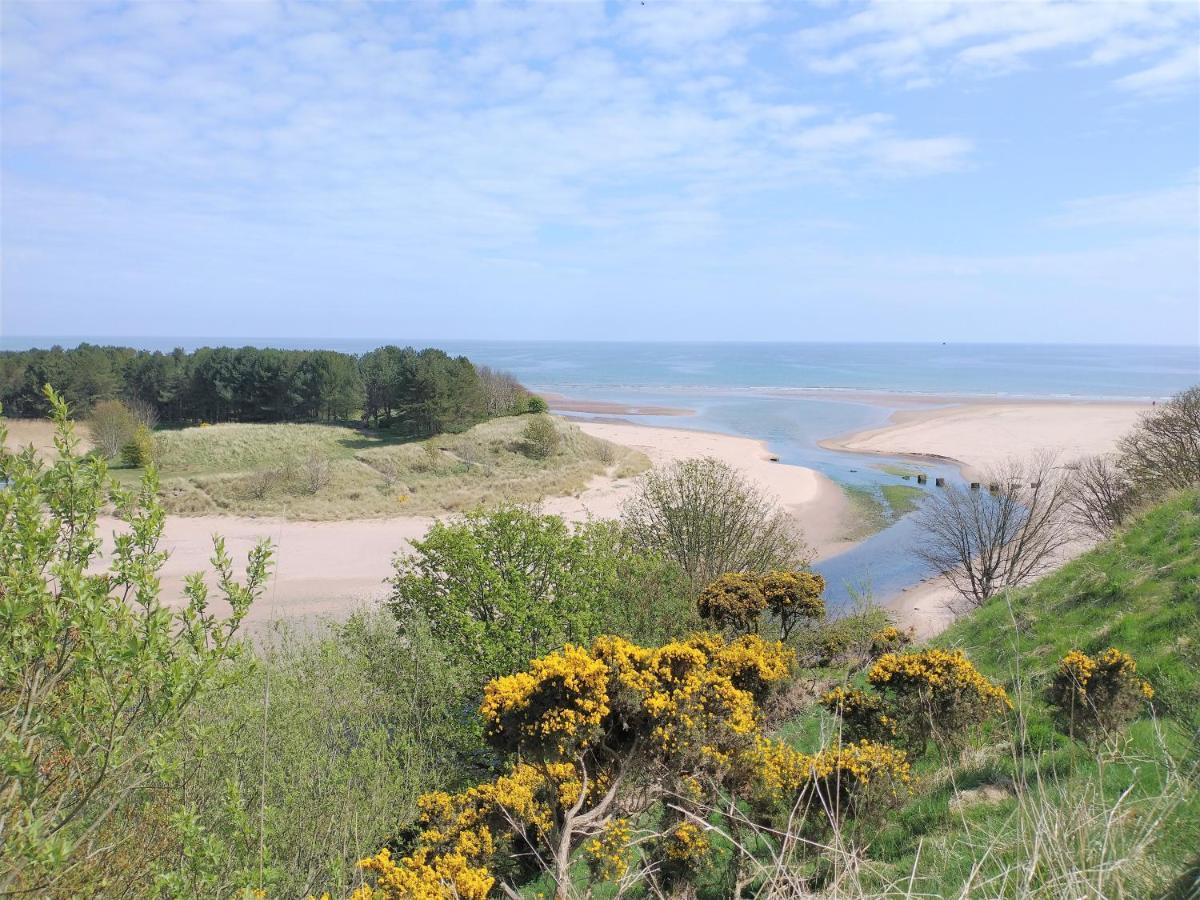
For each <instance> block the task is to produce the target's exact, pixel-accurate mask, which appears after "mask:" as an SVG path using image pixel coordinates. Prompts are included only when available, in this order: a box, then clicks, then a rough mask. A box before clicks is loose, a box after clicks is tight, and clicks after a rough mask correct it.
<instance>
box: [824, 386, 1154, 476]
mask: <svg viewBox="0 0 1200 900" xmlns="http://www.w3.org/2000/svg"><path fill="white" fill-rule="evenodd" d="M1148 409H1150V405H1149V404H1146V403H1132V402H1131V403H1100V402H1097V403H1092V402H1074V403H1072V402H1060V401H1041V402H1037V401H1027V402H1020V403H1009V402H994V403H966V404H960V405H956V406H950V407H945V408H939V409H921V410H902V411H900V412H897V413H895V414H894V415H893V416H892V418H891V422H890V423H889V424H888V425H885V426H884V427H882V428H875V429H872V430H870V431H861V432H858V433H856V434H851V435H847V436H845V437H840V438H836V439H833V440H829V441H822V442H821V443H822V445H823V446H825V447H829V448H830V449H836V450H850V451H853V452H857V453H870V454H883V455H893V456H896V455H899V456H904V455H908V456H917V457H941V458H946V459H951V460H954V461H957V462H959V463H961V464H962V465H963V467H964V474H966V475H968V476H974V477H978V476H979V475H980V474H981V473H982V471H984V470H986V469H988V468H989V467H991V466H994V465H997V464H999V463H1002V462H1003V461H1004V460H1006V459H1008V458H1009V457H1013V456H1018V457H1020V456H1027V455H1029V454H1030V453H1033V452H1035V451H1038V450H1044V449H1050V450H1056V451H1058V452H1059V454H1060V456H1061V459H1062V461H1064V462H1066V461H1069V460H1072V459H1078V458H1079V457H1081V456H1087V455H1090V454H1093V453H1106V452H1108V451H1110V450H1112V449H1113V448H1114V447H1115V446H1116V444H1117V439H1118V438H1120V436H1121V435H1122V434H1124V433H1125V432H1126V431H1128V430H1129V429H1130V428H1132V427H1133V426H1134V425H1135V424H1136V423H1137V420H1138V417H1139V416H1140V415H1141V414H1142V413H1144V412H1145V411H1146V410H1148Z"/></svg>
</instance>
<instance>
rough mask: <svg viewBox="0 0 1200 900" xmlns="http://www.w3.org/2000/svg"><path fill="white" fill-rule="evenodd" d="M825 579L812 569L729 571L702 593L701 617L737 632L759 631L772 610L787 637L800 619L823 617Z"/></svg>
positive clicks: (811, 619) (810, 619)
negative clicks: (762, 618)
mask: <svg viewBox="0 0 1200 900" xmlns="http://www.w3.org/2000/svg"><path fill="white" fill-rule="evenodd" d="M824 590H825V579H824V578H822V577H821V576H820V575H816V574H814V573H812V572H788V571H780V570H776V571H771V572H767V573H765V574H755V573H746V572H726V573H725V574H724V575H722V576H721V577H720V578H717V579H716V580H715V581H713V582H712V583H711V584H709V585H708V586H707V587H705V588H704V590H703V591H701V592H700V596H699V597H698V598H697V600H696V608H697V610H698V611H699V613H700V617H701V618H702V619H705V620H706V621H710V622H713V623H714V624H715V625H717V627H719V628H723V629H727V630H729V631H732V632H735V633H745V632H750V631H757V630H758V627H759V619H760V617H761V615H762V614H763V613H764V612H767V611H769V612H770V613H771V615H772V616H773V617H774V618H775V619H776V622H777V624H778V626H779V634H780V636H781V637H782V638H783V640H785V641H786V640H788V638H790V637H791V636H792V635H793V633H794V632H795V630H796V627H797V626H798V625H799V624H800V623H801V622H812V621H816V620H819V619H822V618H824V616H825V601H824V600H823V599H822V597H821V594H822V592H823V591H824Z"/></svg>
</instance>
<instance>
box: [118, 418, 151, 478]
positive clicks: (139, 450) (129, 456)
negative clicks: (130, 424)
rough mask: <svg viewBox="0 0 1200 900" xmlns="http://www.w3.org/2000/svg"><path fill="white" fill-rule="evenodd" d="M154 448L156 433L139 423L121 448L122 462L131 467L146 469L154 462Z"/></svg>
mask: <svg viewBox="0 0 1200 900" xmlns="http://www.w3.org/2000/svg"><path fill="white" fill-rule="evenodd" d="M154 449H155V447H154V433H153V432H152V431H151V430H150V429H149V428H147V427H146V426H145V425H139V426H138V427H137V428H135V429H134V432H133V435H132V436H131V437H130V438H129V440H128V441H126V443H125V446H123V447H122V448H121V462H122V463H124V464H125V465H127V466H130V467H131V468H135V469H144V468H145V467H146V466H148V465H150V464H151V463H152V462H154Z"/></svg>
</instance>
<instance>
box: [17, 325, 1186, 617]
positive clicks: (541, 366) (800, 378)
mask: <svg viewBox="0 0 1200 900" xmlns="http://www.w3.org/2000/svg"><path fill="white" fill-rule="evenodd" d="M81 340H82V339H81V338H72V337H57V338H45V337H33V338H30V337H24V338H22V337H0V349H24V348H26V347H31V346H37V347H46V346H51V345H53V344H59V345H61V346H67V347H69V346H74V345H76V344H78V343H80V341H81ZM91 341H92V342H93V343H104V344H121V345H124V346H131V347H140V348H145V349H151V350H163V351H169V350H171V349H173V348H175V347H184V348H186V349H194V348H195V347H199V346H218V345H226V346H244V345H255V346H273V347H291V348H297V349H301V348H325V349H332V350H342V351H345V352H353V353H361V352H365V351H367V350H370V349H372V348H374V347H376V346H379V345H380V344H384V343H397V344H401V345H403V344H408V343H411V344H413V345H415V346H437V347H441V348H443V349H444V350H446V351H448V352H451V353H456V354H457V353H463V354H466V355H467V356H469V357H470V358H471V359H473V360H475V361H476V362H478V363H482V364H487V365H491V366H494V367H497V368H501V369H506V370H508V371H510V372H512V373H513V374H514V375H516V376H517V378H519V379H520V380H521V381H522V382H523V383H525V384H526V385H528V386H529V387H531V388H533V389H535V390H542V391H552V392H556V393H560V394H565V395H568V396H570V397H574V398H580V399H603V400H614V401H620V402H626V403H633V404H642V405H650V404H653V405H659V406H672V407H684V408H687V409H690V410H693V412H694V414H693V415H691V416H688V417H658V416H628V417H627V418H629V419H630V420H632V421H639V422H643V423H645V424H651V425H669V426H673V427H685V428H698V429H703V430H710V431H718V432H722V433H726V434H735V435H743V436H747V437H753V438H757V439H760V440H763V441H766V442H767V443H768V445H769V446H770V447H771V450H772V451H773V452H774V453H776V454H777V455H778V456H779V457H780V460H781V461H782V462H785V463H793V464H797V465H805V466H809V467H812V468H815V469H817V470H819V471H821V472H823V473H824V474H826V475H828V476H829V477H831V478H833V479H834V480H835V481H837V482H839V483H842V484H846V485H852V486H858V487H862V488H866V489H868V490H872V491H877V490H878V488H879V487H880V486H881V485H883V484H886V483H889V482H892V483H894V482H896V481H897V477H896V476H895V475H889V474H888V473H886V472H884V471H882V469H881V468H880V465H881V464H884V463H886V462H887V461H886V460H881V459H879V458H875V457H871V458H866V457H862V456H856V455H853V454H845V453H838V452H834V451H829V450H825V449H823V448H821V447H820V446H818V444H817V442H818V441H819V440H820V439H822V438H827V437H833V436H835V435H839V434H845V433H847V432H850V431H856V430H860V429H863V428H871V427H875V426H878V425H882V424H883V423H885V422H886V421H887V419H888V418H889V416H890V415H891V414H892V412H893V411H894V410H895V409H896V408H897V406H899V405H901V404H904V405H911V404H912V403H914V402H916V403H928V404H930V405H935V404H936V403H937V402H939V398H938V395H945V394H953V395H974V396H980V397H983V396H990V397H995V396H1009V397H1014V398H1015V397H1060V398H1086V399H1101V398H1109V399H1163V398H1165V397H1168V396H1170V395H1171V394H1173V393H1175V392H1177V391H1179V390H1181V389H1183V388H1186V387H1188V386H1190V385H1192V384H1196V383H1198V382H1200V348H1198V347H1196V346H1179V347H1137V346H1076V345H1072V346H1060V345H1045V344H1038V345H1015V344H1004V345H997V344H816V343H813V344H783V343H778V344H775V343H754V344H747V343H600V342H565V341H456V340H429V341H424V340H422V341H410V340H405V339H403V338H394V339H393V338H382V337H381V338H372V339H362V340H338V339H329V340H294V339H287V338H244V339H230V338H225V339H218V338H171V337H167V338H144V337H143V338H139V337H112V338H103V339H97V338H92V339H91ZM799 391H804V393H803V394H800V393H797V392H799ZM811 391H816V392H817V393H816V394H813V393H810V392H811ZM863 391H866V392H873V393H877V394H878V393H883V394H893V395H896V400H895V405H892V404H891V403H889V402H888V400H887V398H882V400H881V398H880V397H878V396H874V397H871V398H869V399H868V398H864V397H862V396H860V395H858V394H857V393H856V392H863ZM897 462H901V461H897ZM922 468H923V469H924V470H925V471H926V472H928V473H929V475H930V479H929V480H930V483H931V484H932V482H933V479H934V477H936V476H939V475H940V476H944V477H947V478H949V479H951V480H952V481H957V480H959V476H958V473H957V470H955V469H953V468H950V467H945V466H935V465H925V466H922ZM910 483H911V482H910ZM930 490H934V488H930ZM915 539H916V534H915V528H914V526H913V523H912V521H911V517H908V518H906V519H901V520H900V521H898V522H895V523H893V524H892V525H891V526H890V527H888V528H886V529H884V530H883V531H881V532H880V533H878V534H876V535H875V536H873V537H872V538H870V539H868V540H867V541H864V542H863V543H862V544H860V545H858V546H857V547H855V548H854V549H853V550H850V551H848V552H846V553H843V554H841V555H839V556H835V557H832V558H829V559H826V560H823V561H821V563H820V564H819V565H818V566H817V568H818V569H819V570H820V571H821V572H822V573H823V574H824V575H825V577H826V579H827V581H828V582H829V594H828V599H829V601H830V604H831V606H833V607H834V608H836V607H837V606H838V605H844V604H846V603H848V602H849V600H850V596H851V593H852V592H854V591H860V590H864V589H865V590H867V591H869V592H871V593H873V594H874V595H875V596H876V597H887V596H890V595H893V594H895V593H897V592H898V591H900V590H902V589H903V588H906V587H909V586H912V585H914V584H916V583H917V582H919V581H920V580H922V579H923V578H926V577H928V575H929V572H928V571H926V569H925V568H924V567H923V565H922V564H921V563H920V562H919V561H918V560H916V559H915V558H914V556H913V554H912V546H913V543H914V541H915Z"/></svg>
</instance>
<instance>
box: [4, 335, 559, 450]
mask: <svg viewBox="0 0 1200 900" xmlns="http://www.w3.org/2000/svg"><path fill="white" fill-rule="evenodd" d="M46 384H53V385H55V386H56V387H57V388H58V389H59V390H60V392H61V394H62V396H63V397H64V398H65V399H66V400H67V401H68V403H69V404H70V406H71V409H72V411H73V412H74V413H75V414H76V415H87V414H88V412H90V411H91V410H92V409H93V407H95V406H96V404H98V403H101V402H103V401H105V400H114V399H115V400H122V401H124V402H126V403H133V404H137V405H139V406H143V407H146V408H148V409H149V410H150V411H151V412H152V413H153V416H154V418H155V419H157V421H159V422H162V423H164V424H172V425H181V424H189V423H195V422H295V421H345V420H347V419H351V418H355V417H361V418H362V420H363V421H364V422H368V423H370V424H372V425H375V426H377V427H387V428H392V429H394V430H397V431H400V432H403V433H410V434H414V435H429V434H437V433H440V432H446V431H461V430H463V429H465V428H469V427H470V426H471V425H474V424H476V423H478V422H482V421H484V420H485V419H488V418H492V417H495V416H500V415H513V414H519V413H523V412H528V411H541V410H542V409H544V404H543V403H542V402H541V401H540V399H539V398H536V397H533V396H532V395H530V393H529V392H528V391H527V390H526V389H525V388H524V387H522V386H521V385H520V384H519V383H518V382H517V381H516V379H514V378H513V377H512V376H511V375H508V374H507V373H504V372H498V371H495V370H492V369H489V368H487V367H478V366H476V365H475V364H474V363H472V362H471V360H469V359H468V358H467V357H465V356H450V355H449V354H447V353H445V352H444V351H442V350H438V349H435V348H426V349H424V350H416V349H414V348H412V347H403V348H401V347H395V346H385V347H379V348H377V349H375V350H372V351H371V352H369V353H365V354H363V355H361V356H357V355H354V354H350V353H339V352H336V351H333V350H279V349H273V348H260V347H240V348H233V347H202V348H200V349H198V350H195V351H194V352H191V353H189V352H187V351H185V350H183V349H175V350H173V351H171V352H170V353H162V352H159V351H146V350H135V349H132V348H129V347H112V346H97V345H94V344H80V345H79V346H78V347H75V348H73V349H64V348H62V347H53V348H51V349H49V350H22V351H6V352H3V353H0V403H3V405H4V411H5V412H6V413H7V414H8V415H11V416H43V415H45V414H46V412H47V407H46V400H45V396H44V394H43V387H44V386H45V385H46Z"/></svg>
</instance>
